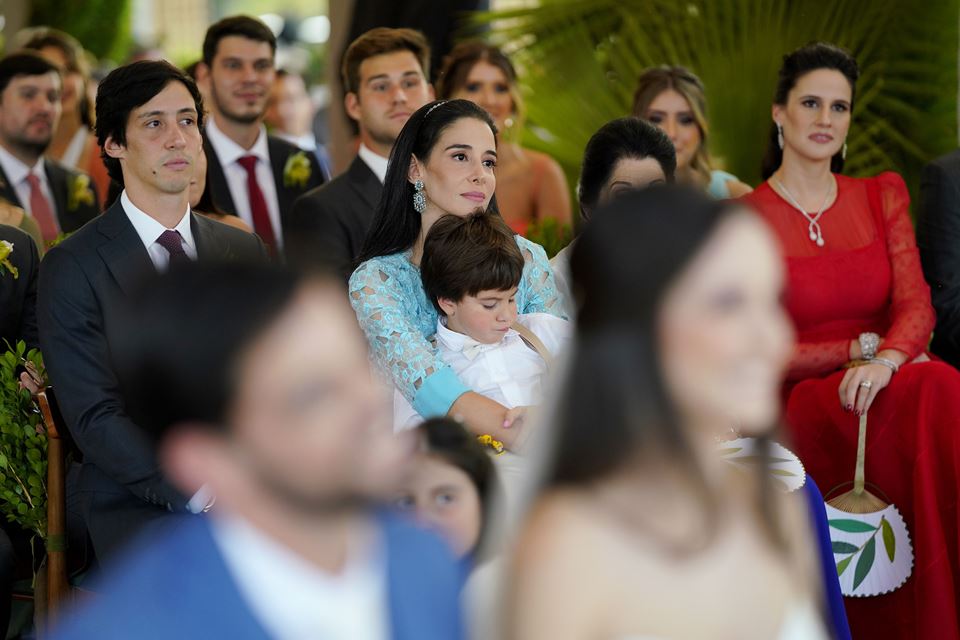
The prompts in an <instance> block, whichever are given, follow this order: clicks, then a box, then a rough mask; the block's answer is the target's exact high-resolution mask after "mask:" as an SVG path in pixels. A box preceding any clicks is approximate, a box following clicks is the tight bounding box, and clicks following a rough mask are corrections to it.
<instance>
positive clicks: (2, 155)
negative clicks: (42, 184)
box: [0, 145, 44, 185]
mask: <svg viewBox="0 0 960 640" xmlns="http://www.w3.org/2000/svg"><path fill="white" fill-rule="evenodd" d="M0 166H2V167H3V172H4V173H5V174H6V175H7V180H9V181H10V184H11V185H17V184H20V183H21V182H23V180H25V179H26V177H27V175H28V174H30V173H35V174H37V177H38V178H40V179H41V180H43V179H44V172H43V156H40V157H39V158H38V159H37V161H36V163H34V165H33V166H32V167H31V166H29V165H26V164H24V163H23V162H22V161H21V160H20V159H19V158H17V157H16V156H14V155H13V154H12V153H10V152H9V151H7V150H6V149H5V148H4V147H3V145H0Z"/></svg>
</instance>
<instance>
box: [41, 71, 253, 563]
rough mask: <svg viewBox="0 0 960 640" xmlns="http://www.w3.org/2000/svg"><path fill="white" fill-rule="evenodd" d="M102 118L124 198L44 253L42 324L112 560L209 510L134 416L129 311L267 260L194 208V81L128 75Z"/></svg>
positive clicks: (102, 137)
mask: <svg viewBox="0 0 960 640" xmlns="http://www.w3.org/2000/svg"><path fill="white" fill-rule="evenodd" d="M96 114H97V125H96V126H97V141H98V143H99V144H100V147H101V149H103V152H104V154H105V156H106V158H105V163H106V166H107V170H108V171H109V173H110V177H111V178H113V179H114V180H117V181H118V182H121V183H122V184H123V186H124V190H123V192H122V194H121V195H120V198H118V200H117V201H116V202H115V203H114V204H113V205H112V206H111V207H110V208H109V209H107V210H106V211H105V212H104V214H103V215H102V216H100V217H98V218H97V219H96V220H94V221H92V222H90V223H89V224H87V225H86V226H84V227H83V228H82V229H80V231H78V232H77V233H75V234H74V235H72V236H71V237H69V238H67V239H66V240H64V241H63V242H62V243H60V244H59V245H57V246H56V247H54V248H53V249H51V250H50V252H49V253H47V255H46V256H45V257H44V260H43V262H42V264H41V267H40V283H39V288H38V301H37V320H38V324H39V330H40V346H41V348H42V351H43V355H44V358H45V364H46V366H47V371H48V373H49V375H50V380H51V381H52V383H53V386H54V388H55V389H56V394H57V399H58V401H59V404H60V409H61V411H62V413H63V417H64V419H65V420H66V423H67V427H68V429H69V431H70V435H71V436H72V437H73V439H74V441H75V442H76V444H77V446H78V448H79V449H80V451H81V453H82V454H83V466H82V468H81V471H80V478H79V492H80V496H81V505H80V507H81V510H82V511H83V514H84V519H85V521H86V524H87V528H88V530H89V532H90V538H91V540H92V541H93V545H94V550H95V551H96V553H97V555H98V557H99V558H100V560H101V561H102V560H104V559H105V558H106V557H107V556H109V555H110V554H112V553H113V552H115V550H116V549H117V548H118V547H119V546H120V545H121V544H123V543H124V542H125V541H126V540H127V538H129V537H130V536H131V535H133V534H134V533H136V532H137V531H138V530H139V529H140V528H141V527H143V526H145V525H146V524H148V523H151V522H153V521H155V520H158V519H160V518H164V517H166V516H167V514H168V512H171V511H178V512H186V511H187V510H190V511H195V512H196V511H200V510H202V509H203V508H204V507H205V506H206V504H207V502H208V500H209V496H206V497H205V496H202V495H201V496H194V497H193V498H192V499H191V500H188V499H187V498H186V497H184V496H182V495H181V494H180V492H179V491H177V490H176V489H174V488H173V487H172V486H171V485H170V484H169V483H168V482H167V481H166V480H165V479H164V478H163V476H162V475H161V473H160V471H159V469H158V467H157V463H156V460H155V455H154V451H153V448H152V447H151V446H150V444H149V443H148V441H147V438H146V437H145V435H144V433H143V432H142V430H141V429H140V427H139V425H138V422H137V421H136V420H135V419H134V417H132V416H131V413H130V411H129V408H128V406H127V403H126V401H125V398H124V395H123V393H122V392H121V390H120V389H119V387H118V382H117V376H116V374H115V371H114V367H113V363H112V356H114V355H116V354H115V350H114V348H113V345H111V344H110V340H109V339H108V332H109V331H110V330H111V329H112V328H113V325H114V323H115V322H116V310H117V307H118V305H119V304H120V303H121V302H122V301H123V300H124V299H125V298H126V297H127V296H129V295H130V294H131V292H133V291H134V290H135V289H136V288H137V287H138V286H140V284H141V282H142V281H143V280H144V278H145V277H147V276H149V275H151V274H153V273H155V272H156V271H165V270H166V269H168V268H170V267H171V266H172V267H176V266H177V264H178V263H183V262H188V261H193V260H198V259H199V260H204V261H208V260H209V261H221V260H244V259H246V260H263V259H265V257H266V256H265V250H264V247H263V244H262V243H261V242H260V241H259V240H258V239H257V238H256V236H253V235H252V234H249V233H244V232H243V231H240V230H237V229H234V228H232V227H228V226H226V225H223V224H220V223H218V222H214V221H212V220H210V219H208V218H205V217H203V216H200V215H196V214H194V213H192V212H191V211H190V207H189V204H188V200H189V190H190V181H191V178H192V176H193V173H194V165H195V162H196V159H197V156H198V154H199V153H200V149H201V145H202V141H201V136H200V126H201V125H202V121H203V104H202V100H201V98H200V93H199V92H198V91H197V87H196V85H195V84H194V82H193V80H191V79H190V78H189V77H188V76H186V75H184V74H183V72H181V71H180V70H179V69H177V68H176V67H174V66H172V65H170V64H168V63H166V62H155V61H150V62H135V63H133V64H130V65H127V66H125V67H120V68H118V69H115V70H114V71H112V72H111V73H110V74H109V75H108V76H107V77H106V78H105V79H104V80H103V81H102V82H101V84H100V87H99V90H98V93H97V106H96ZM191 302H192V301H190V300H184V301H183V304H191ZM133 330H136V329H133ZM182 355H183V357H184V358H186V359H189V357H190V354H182Z"/></svg>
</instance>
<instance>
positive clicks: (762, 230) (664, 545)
mask: <svg viewBox="0 0 960 640" xmlns="http://www.w3.org/2000/svg"><path fill="white" fill-rule="evenodd" d="M638 258H642V259H638ZM571 267H572V273H573V289H574V291H575V294H576V295H577V298H578V300H577V306H578V311H579V315H578V321H577V335H576V339H575V341H574V345H575V346H574V353H573V357H572V360H571V362H570V363H569V374H568V378H567V380H566V383H565V388H564V392H563V393H562V394H561V395H560V400H559V402H558V405H557V407H556V425H555V428H556V433H555V436H556V438H557V441H556V443H555V446H554V448H553V453H552V455H551V456H550V458H549V460H548V464H547V468H546V473H545V487H544V488H543V490H542V492H541V494H540V497H539V498H538V500H537V501H536V503H535V505H534V507H533V509H532V510H531V511H530V512H529V513H530V515H529V519H528V521H527V522H526V524H525V527H524V529H523V531H522V533H521V536H520V541H519V544H518V546H517V551H516V556H515V567H514V571H513V575H511V578H510V580H509V581H508V582H507V585H508V590H509V593H508V594H507V597H506V599H505V600H506V603H507V605H506V606H507V616H506V619H507V623H508V629H509V633H508V634H507V635H506V637H507V638H510V639H521V638H522V639H523V640H539V639H541V638H542V639H548V638H549V639H550V640H565V639H570V640H573V639H579V638H602V639H605V640H606V639H611V640H618V639H621V638H622V639H626V638H638V637H642V638H672V639H684V638H690V639H693V638H739V639H752V638H756V639H758V640H759V639H763V640H769V639H780V638H783V639H786V638H805V639H808V640H818V639H821V638H826V637H827V636H826V632H825V625H824V617H825V616H824V614H823V606H822V598H821V595H820V593H819V588H818V585H819V582H820V576H819V572H818V565H817V563H816V561H815V554H814V552H813V545H812V544H811V543H810V538H811V535H810V532H811V530H810V528H809V527H810V523H809V521H808V519H807V514H806V507H805V505H804V502H803V498H802V497H801V496H800V495H798V494H797V493H792V494H788V493H782V492H779V491H777V490H776V489H775V488H774V486H773V485H774V480H773V476H772V475H771V474H770V471H769V467H768V465H767V464H765V463H763V462H762V460H764V459H765V457H764V455H763V454H764V453H765V452H766V451H767V450H768V441H769V438H770V436H771V435H772V425H775V424H776V422H777V419H778V416H779V408H780V403H779V393H778V392H779V385H780V381H781V380H782V374H783V372H784V368H785V366H786V363H787V360H788V357H789V354H790V347H791V344H792V337H793V336H792V331H791V328H790V325H789V322H788V319H787V317H786V314H785V313H784V311H783V308H782V307H781V305H780V302H779V299H780V296H781V294H782V291H783V283H784V275H785V274H784V269H783V265H782V262H781V260H780V257H779V255H778V253H777V247H776V244H775V242H774V239H773V236H772V234H771V233H770V231H769V230H768V229H767V228H766V227H765V225H764V224H763V223H762V222H761V221H760V220H758V219H757V218H756V216H755V215H753V214H752V213H750V212H749V211H748V210H747V209H745V208H744V207H743V206H742V205H738V204H736V203H731V202H726V203H725V202H720V201H716V200H713V199H710V198H709V197H708V196H707V195H706V194H703V193H702V192H700V191H698V190H693V189H692V188H687V187H677V186H672V185H667V186H663V187H658V186H655V187H650V188H648V189H644V190H640V191H636V192H633V193H629V194H626V195H624V196H622V197H620V198H617V199H615V200H613V201H612V202H611V203H610V204H608V205H607V206H606V207H604V208H603V209H602V210H601V211H599V212H598V213H597V215H596V217H595V219H594V220H592V221H591V223H590V224H589V225H588V226H587V228H586V230H585V231H584V232H583V234H582V235H581V237H580V239H579V240H578V241H577V245H576V247H575V249H574V251H573V256H572V261H571ZM730 425H738V426H739V428H740V429H741V430H742V431H744V432H747V433H750V434H751V435H755V436H756V437H757V440H758V444H757V447H758V451H759V458H760V460H761V462H760V463H759V464H757V465H756V467H755V468H754V469H750V470H749V471H746V472H745V471H742V470H740V469H738V468H736V467H734V466H732V465H729V464H728V463H726V462H724V461H723V459H722V457H721V456H720V454H719V452H718V445H717V440H718V439H722V438H724V437H725V436H726V435H727V434H728V433H729V431H730ZM733 585H735V590H732V587H733Z"/></svg>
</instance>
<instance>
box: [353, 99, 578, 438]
mask: <svg viewBox="0 0 960 640" xmlns="http://www.w3.org/2000/svg"><path fill="white" fill-rule="evenodd" d="M496 144H497V143H496V126H495V125H494V123H493V121H492V120H491V119H490V116H489V115H488V114H487V113H486V111H484V110H483V109H481V108H480V107H478V106H477V105H475V104H474V103H472V102H470V101H468V100H449V101H438V102H432V103H429V104H427V105H424V106H423V107H421V108H420V109H419V110H418V111H417V112H416V113H414V114H413V115H412V116H411V117H410V119H409V120H408V121H407V123H406V125H404V127H403V130H402V131H401V132H400V136H399V137H398V138H397V142H396V144H395V145H394V147H393V151H392V153H391V154H390V164H389V168H388V169H387V176H386V180H385V181H384V189H383V197H382V198H381V200H380V204H379V206H378V207H377V212H376V214H375V217H374V221H373V226H372V227H371V229H370V232H369V233H368V234H367V238H366V242H365V245H364V247H363V250H362V251H361V252H360V258H359V260H358V262H359V263H360V266H359V267H358V268H357V270H356V271H354V273H353V275H352V276H351V277H350V286H349V291H350V302H351V304H352V305H353V308H354V311H356V313H357V318H358V319H359V321H360V326H361V327H362V328H363V331H364V333H365V334H366V336H367V340H368V342H369V344H370V350H371V352H372V354H373V359H374V361H375V362H376V364H377V365H378V366H379V367H380V368H381V369H383V370H384V371H385V372H387V373H388V374H389V375H390V377H391V379H392V380H393V383H394V385H395V386H396V387H397V389H399V390H400V392H401V393H402V394H403V395H404V396H405V397H406V398H407V400H409V401H410V402H411V403H412V404H413V406H414V408H415V409H416V410H417V412H418V413H419V414H420V415H422V416H424V417H431V416H438V415H452V416H459V417H461V418H463V419H464V421H465V422H466V425H467V427H468V428H469V429H470V430H471V431H473V432H475V433H485V434H490V435H492V436H493V437H494V438H496V439H498V440H502V441H503V442H504V443H505V444H506V445H507V447H511V446H512V445H513V443H514V440H515V438H516V436H517V435H518V433H519V429H517V428H512V427H513V426H514V425H513V422H514V420H515V418H516V417H517V416H518V415H521V414H520V413H519V412H516V411H511V412H508V411H507V409H506V408H505V407H503V406H502V405H500V404H499V403H497V402H494V401H493V400H490V399H488V398H485V397H483V396H481V395H480V394H478V393H475V392H473V391H471V390H470V389H468V388H467V387H466V386H465V385H464V384H463V382H462V381H460V380H459V379H458V378H457V376H456V374H454V373H453V371H452V370H451V369H450V367H448V366H447V365H446V364H444V362H443V361H442V360H441V359H440V358H439V356H438V355H437V350H436V348H435V347H434V346H433V345H432V344H431V343H430V341H429V338H430V337H431V336H432V335H433V334H434V333H435V332H436V326H437V310H436V308H435V307H434V305H433V303H432V302H431V301H430V300H429V299H428V298H427V295H426V293H425V292H424V290H423V284H422V282H421V280H420V270H419V267H418V265H419V264H420V259H421V257H422V255H423V241H424V238H425V237H426V235H427V232H428V231H429V230H430V227H431V226H432V225H433V223H434V222H435V221H436V220H438V219H439V218H441V217H442V216H444V215H447V214H454V215H460V216H465V215H468V214H470V213H472V212H473V211H476V210H477V209H487V208H488V207H491V206H495V204H492V203H491V199H492V197H493V192H494V189H495V188H496V175H495V172H494V167H495V166H496V159H497V153H496ZM517 245H518V246H519V247H520V251H521V252H522V253H523V256H524V259H525V261H526V265H525V266H524V270H523V279H522V281H521V282H520V287H519V289H518V290H517V295H516V302H517V308H518V310H519V312H520V313H537V312H546V313H552V314H554V315H558V316H561V317H562V315H563V308H564V300H563V299H562V296H561V295H560V293H559V292H558V290H557V287H556V284H555V282H554V279H553V274H552V272H551V271H550V266H549V263H548V262H547V256H546V254H545V253H544V251H543V248H542V247H540V246H539V245H536V244H534V243H532V242H530V241H529V240H526V239H525V238H523V237H521V236H517Z"/></svg>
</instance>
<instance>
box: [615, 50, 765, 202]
mask: <svg viewBox="0 0 960 640" xmlns="http://www.w3.org/2000/svg"><path fill="white" fill-rule="evenodd" d="M706 114H707V99H706V95H705V93H704V90H703V83H702V82H700V79H699V78H698V77H697V76H695V75H694V74H693V73H691V72H690V71H689V70H687V69H685V68H684V67H679V66H677V67H670V66H666V65H664V66H660V67H653V68H650V69H647V70H646V71H644V72H643V73H641V74H640V78H639V80H637V90H636V92H635V93H634V96H633V115H635V116H637V117H638V118H643V119H644V120H647V121H649V122H651V123H653V124H655V125H657V126H658V127H660V128H661V129H663V131H664V132H665V133H666V134H667V135H668V136H670V140H671V141H672V142H673V145H674V147H675V148H676V151H677V182H680V183H685V184H692V185H694V186H696V187H699V188H701V189H706V191H707V192H708V193H709V194H710V195H711V196H713V197H714V198H739V197H740V196H742V195H744V194H746V193H749V192H750V187H749V185H746V184H744V183H742V182H740V180H738V179H737V177H736V176H734V175H732V174H729V173H727V172H726V171H720V170H719V169H715V168H714V166H713V161H712V160H711V158H710V151H709V149H708V147H707V131H708V127H707V115H706Z"/></svg>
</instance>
